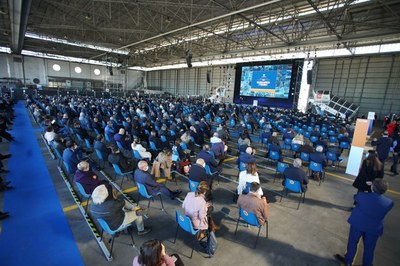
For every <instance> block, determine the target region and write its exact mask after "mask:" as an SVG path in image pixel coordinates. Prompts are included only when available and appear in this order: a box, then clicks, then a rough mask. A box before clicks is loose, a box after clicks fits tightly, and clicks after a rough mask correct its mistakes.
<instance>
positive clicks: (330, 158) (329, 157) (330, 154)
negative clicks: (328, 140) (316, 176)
mask: <svg viewBox="0 0 400 266" xmlns="http://www.w3.org/2000/svg"><path fill="white" fill-rule="evenodd" d="M326 159H327V160H328V161H332V165H336V162H337V161H338V158H337V156H336V153H334V152H331V151H327V152H326Z"/></svg>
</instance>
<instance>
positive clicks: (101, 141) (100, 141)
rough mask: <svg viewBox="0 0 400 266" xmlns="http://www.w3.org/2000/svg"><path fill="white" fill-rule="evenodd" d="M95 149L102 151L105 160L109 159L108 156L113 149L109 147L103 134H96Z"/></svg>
mask: <svg viewBox="0 0 400 266" xmlns="http://www.w3.org/2000/svg"><path fill="white" fill-rule="evenodd" d="M94 149H95V150H98V151H100V153H101V155H102V157H103V159H104V160H107V159H108V156H109V155H110V153H111V149H110V148H109V147H107V144H106V142H105V138H104V135H103V134H98V135H97V136H96V141H95V142H94Z"/></svg>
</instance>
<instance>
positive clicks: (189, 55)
mask: <svg viewBox="0 0 400 266" xmlns="http://www.w3.org/2000/svg"><path fill="white" fill-rule="evenodd" d="M186 64H187V66H188V67H189V68H190V67H192V66H193V65H192V53H191V52H190V51H189V50H187V51H186Z"/></svg>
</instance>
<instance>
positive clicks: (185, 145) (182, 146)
mask: <svg viewBox="0 0 400 266" xmlns="http://www.w3.org/2000/svg"><path fill="white" fill-rule="evenodd" d="M181 148H182V150H184V151H185V150H187V149H188V146H187V144H186V143H185V142H182V143H181Z"/></svg>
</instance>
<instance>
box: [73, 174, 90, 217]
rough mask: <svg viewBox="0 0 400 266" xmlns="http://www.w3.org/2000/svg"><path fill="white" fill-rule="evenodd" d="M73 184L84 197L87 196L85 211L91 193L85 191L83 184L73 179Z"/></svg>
mask: <svg viewBox="0 0 400 266" xmlns="http://www.w3.org/2000/svg"><path fill="white" fill-rule="evenodd" d="M75 185H76V187H77V188H78V190H79V193H80V194H81V195H82V196H83V197H84V198H87V200H86V206H85V212H87V208H88V206H89V200H90V196H91V194H88V193H86V191H85V189H84V188H83V186H82V184H81V183H79V182H76V181H75ZM81 205H82V199H81Z"/></svg>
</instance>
